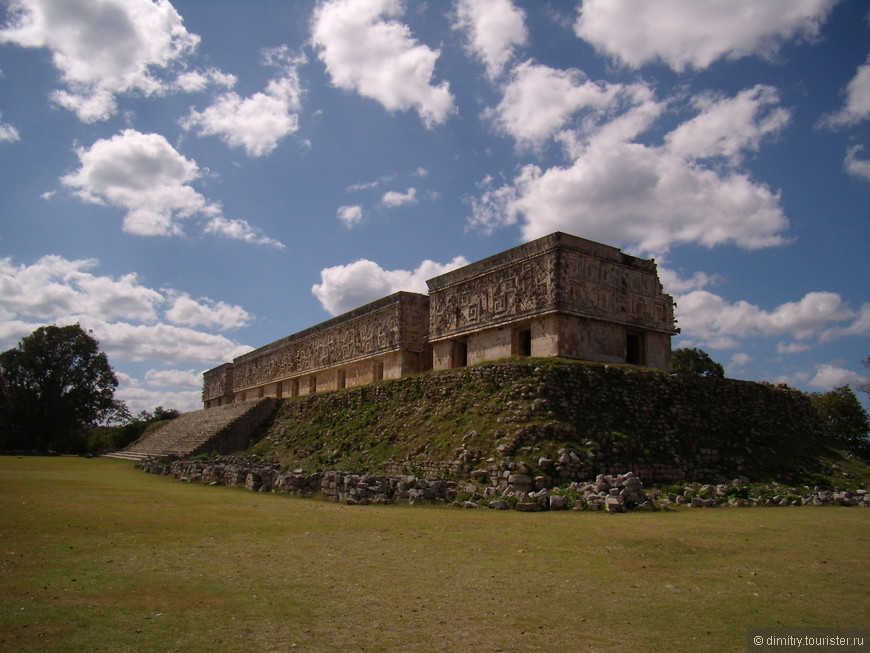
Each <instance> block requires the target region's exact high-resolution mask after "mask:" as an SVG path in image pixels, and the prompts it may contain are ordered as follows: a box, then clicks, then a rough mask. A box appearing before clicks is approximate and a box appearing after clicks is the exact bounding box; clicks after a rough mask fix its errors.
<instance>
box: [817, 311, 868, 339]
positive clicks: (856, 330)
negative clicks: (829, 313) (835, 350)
mask: <svg viewBox="0 0 870 653" xmlns="http://www.w3.org/2000/svg"><path fill="white" fill-rule="evenodd" d="M854 317H855V319H854V320H852V322H851V323H850V324H847V325H846V326H842V327H832V328H830V329H827V330H825V331H824V332H823V333H822V336H821V340H822V342H831V341H833V340H838V339H839V338H842V337H844V336H870V302H867V303H865V304H863V305H862V306H861V309H860V310H859V311H858V314H857V315H855V316H854Z"/></svg>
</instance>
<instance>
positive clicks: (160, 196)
mask: <svg viewBox="0 0 870 653" xmlns="http://www.w3.org/2000/svg"><path fill="white" fill-rule="evenodd" d="M76 153H77V155H78V157H79V163H80V164H81V167H80V168H79V169H78V170H77V171H76V172H74V173H71V174H68V175H66V176H65V177H63V178H62V179H61V181H62V182H63V183H64V184H65V185H67V186H69V187H71V188H74V189H76V195H77V196H78V197H79V198H81V199H82V200H84V201H86V202H91V203H93V204H102V205H110V206H114V207H117V208H121V209H123V210H125V211H126V215H125V216H124V231H126V232H127V233H131V234H135V235H138V236H180V235H182V233H183V229H182V226H181V223H182V221H184V220H187V219H191V218H193V217H194V216H200V217H201V218H204V219H205V220H206V221H207V226H206V231H208V232H211V233H219V234H221V235H224V236H227V237H230V238H238V239H241V240H245V241H248V242H255V243H261V244H269V245H273V246H279V247H280V246H282V245H281V244H280V243H277V241H273V240H271V239H268V238H264V237H261V236H259V235H258V234H257V231H256V229H254V228H253V227H252V226H251V225H249V224H248V223H246V222H244V221H242V220H229V219H227V218H225V217H224V216H223V215H222V213H221V208H220V206H219V205H218V204H216V203H213V202H209V201H208V200H206V198H204V197H203V196H202V195H200V194H199V193H198V192H197V191H196V190H194V188H193V186H192V185H191V184H192V183H193V182H194V181H196V180H197V179H198V178H199V177H200V170H199V168H198V166H197V165H196V162H194V161H191V160H190V159H186V158H185V157H184V156H182V155H181V154H179V153H178V152H177V151H176V150H175V149H174V148H173V147H172V146H171V145H170V144H169V142H168V141H167V140H166V139H165V138H164V137H163V136H161V135H160V134H143V133H141V132H138V131H135V130H133V129H126V130H124V131H122V132H121V133H119V134H116V135H115V136H113V137H112V138H110V139H100V140H98V141H97V142H96V143H94V144H93V145H92V146H91V147H90V148H89V149H85V148H78V149H77V150H76Z"/></svg>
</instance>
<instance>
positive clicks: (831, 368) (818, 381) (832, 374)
mask: <svg viewBox="0 0 870 653" xmlns="http://www.w3.org/2000/svg"><path fill="white" fill-rule="evenodd" d="M868 381H870V377H866V376H861V375H860V374H858V373H856V372H853V371H852V370H847V369H845V368H842V367H838V366H835V365H829V364H824V365H820V366H819V367H817V368H816V370H815V374H813V376H812V378H811V379H810V380H809V381H808V382H807V383H808V384H809V385H811V386H813V387H814V388H820V389H822V390H832V389H834V388H838V387H840V386H844V385H859V384H862V383H867V382H868Z"/></svg>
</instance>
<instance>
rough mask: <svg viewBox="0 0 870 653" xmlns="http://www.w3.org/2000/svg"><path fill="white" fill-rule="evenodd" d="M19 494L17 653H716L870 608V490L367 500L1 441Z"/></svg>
mask: <svg viewBox="0 0 870 653" xmlns="http://www.w3.org/2000/svg"><path fill="white" fill-rule="evenodd" d="M0 509H2V514H3V520H2V523H0V649H2V650H10V651H11V650H15V651H40V652H42V651H145V650H147V651H211V650H221V651H251V650H257V651H287V650H302V651H343V650H361V651H395V650H408V651H433V650H436V651H437V650H444V651H458V650H480V651H496V650H501V651H568V650H571V651H598V650H602V651H603V650H617V649H619V648H622V647H625V648H629V647H631V648H632V649H634V650H642V651H717V652H718V651H728V650H743V646H744V636H745V633H746V629H747V628H749V627H756V626H844V627H845V626H865V625H866V623H865V622H866V615H867V614H868V613H870V599H868V596H867V592H866V588H867V587H868V585H870V582H868V581H870V571H868V567H867V565H866V564H865V548H866V542H867V541H868V537H870V512H868V511H866V510H864V509H858V508H824V509H816V508H788V509H780V508H775V509H761V508H757V509H719V510H694V511H692V510H685V511H679V512H673V513H655V514H629V515H606V514H594V513H572V512H567V513H540V514H526V513H517V512H512V511H509V512H497V511H488V510H469V511H460V510H453V509H447V508H420V507H407V506H366V507H349V506H342V505H338V504H332V503H326V502H323V501H319V500H302V499H293V498H289V497H286V496H282V495H273V494H252V493H249V492H246V491H243V490H234V489H228V488H219V487H214V488H212V487H203V486H199V485H187V484H183V483H179V482H177V481H174V480H170V479H167V478H164V477H157V476H151V475H147V474H143V473H141V472H139V471H136V470H135V469H134V468H133V467H132V466H131V465H130V464H129V463H125V462H121V461H110V460H84V459H78V458H46V459H40V458H21V459H18V458H2V459H0ZM293 647H295V649H294V648H293Z"/></svg>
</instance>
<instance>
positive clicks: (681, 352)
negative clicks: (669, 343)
mask: <svg viewBox="0 0 870 653" xmlns="http://www.w3.org/2000/svg"><path fill="white" fill-rule="evenodd" d="M671 364H672V366H673V370H674V372H676V373H677V374H691V375H693V376H706V377H710V378H715V379H723V378H725V369H724V368H723V367H722V366H721V365H720V364H719V363H717V362H716V361H714V360H713V359H712V358H710V355H709V354H708V353H707V352H706V351H704V350H703V349H688V348H686V349H677V350H676V351H675V352H674V353H673V354H672V355H671Z"/></svg>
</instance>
